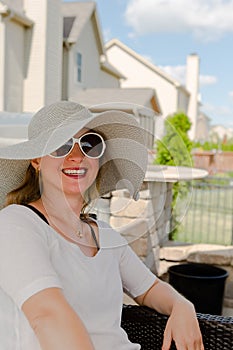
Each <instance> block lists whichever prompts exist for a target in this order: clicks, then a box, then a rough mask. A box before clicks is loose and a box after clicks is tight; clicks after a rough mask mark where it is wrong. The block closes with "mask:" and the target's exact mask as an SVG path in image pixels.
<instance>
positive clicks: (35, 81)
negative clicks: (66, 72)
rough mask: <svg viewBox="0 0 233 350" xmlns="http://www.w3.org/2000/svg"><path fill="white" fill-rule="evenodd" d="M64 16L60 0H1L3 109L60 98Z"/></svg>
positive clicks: (0, 92) (37, 105) (32, 107)
mask: <svg viewBox="0 0 233 350" xmlns="http://www.w3.org/2000/svg"><path fill="white" fill-rule="evenodd" d="M61 20H62V18H61V13H60V0H49V1H48V0H40V1H35V0H30V1H23V0H14V1H11V0H4V1H1V0H0V110H5V111H11V112H21V111H35V110H37V109H38V108H40V107H41V106H43V105H45V104H48V103H51V102H53V101H55V100H58V99H60V98H61V78H62V74H61V66H62V21H61Z"/></svg>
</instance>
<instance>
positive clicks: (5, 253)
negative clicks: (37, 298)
mask: <svg viewBox="0 0 233 350" xmlns="http://www.w3.org/2000/svg"><path fill="white" fill-rule="evenodd" d="M19 207H20V206H17V205H12V206H10V207H7V208H5V209H3V210H1V212H0V225H1V232H0V286H1V288H2V289H3V290H4V292H5V293H7V294H8V295H9V296H10V297H11V298H12V299H13V300H14V302H15V303H16V304H17V305H18V306H19V307H21V306H22V304H23V303H24V302H25V301H26V300H27V299H28V298H29V297H31V296H32V295H33V294H35V293H37V292H39V291H41V290H43V289H46V288H50V287H58V288H62V285H61V282H60V280H59V278H58V276H57V274H56V272H55V270H54V268H53V266H52V264H51V261H50V254H49V242H48V240H47V239H46V234H45V232H46V230H47V229H48V228H49V226H48V225H47V224H46V223H44V222H43V221H42V220H41V219H40V218H39V217H37V216H36V215H35V214H33V213H32V212H31V211H30V210H29V209H28V208H25V207H22V208H19ZM46 225H47V226H48V228H47V227H46Z"/></svg>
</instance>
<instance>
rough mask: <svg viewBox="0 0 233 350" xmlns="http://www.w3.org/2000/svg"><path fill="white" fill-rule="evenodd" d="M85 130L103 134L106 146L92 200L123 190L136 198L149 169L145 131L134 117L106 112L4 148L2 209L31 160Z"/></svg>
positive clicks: (0, 156) (0, 177) (0, 153)
mask: <svg viewBox="0 0 233 350" xmlns="http://www.w3.org/2000/svg"><path fill="white" fill-rule="evenodd" d="M83 128H88V129H92V130H95V131H96V132H99V133H101V134H102V135H103V136H104V138H105V141H106V145H107V148H106V152H105V154H104V156H103V159H101V167H100V170H99V174H98V179H97V181H96V183H95V191H92V193H93V194H92V199H94V198H97V197H98V196H102V195H104V194H106V193H109V192H111V191H113V190H115V189H122V188H126V189H128V190H129V192H130V194H131V195H132V197H134V198H135V199H136V197H137V193H138V191H139V190H140V187H141V184H142V181H143V179H144V176H145V172H146V168H147V160H148V152H147V148H146V146H145V134H146V132H145V130H144V129H142V128H141V127H140V126H139V124H138V122H137V121H136V120H135V118H134V117H133V116H132V115H129V114H127V113H125V112H122V111H106V112H102V113H99V114H96V115H94V116H92V117H88V118H86V119H85V120H77V121H72V122H70V123H68V124H67V125H61V126H60V127H58V128H56V129H55V130H53V131H51V130H45V131H43V132H42V133H41V134H40V135H39V136H38V137H37V138H34V139H31V140H28V141H25V142H21V143H18V144H14V145H11V146H8V147H5V148H1V149H0V188H1V191H0V207H3V205H4V202H5V197H6V194H7V193H9V192H10V191H12V190H13V189H15V188H17V187H18V186H19V185H20V184H21V183H22V181H23V179H24V176H25V173H26V170H27V168H28V166H29V164H30V160H31V159H33V158H38V157H43V156H45V155H48V154H50V153H51V152H53V151H54V150H56V149H57V148H58V147H60V146H61V145H62V144H64V142H66V141H67V140H68V139H69V138H71V137H72V136H74V135H75V134H76V133H77V132H79V131H80V130H81V129H83Z"/></svg>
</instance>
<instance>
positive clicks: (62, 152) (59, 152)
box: [51, 139, 73, 157]
mask: <svg viewBox="0 0 233 350" xmlns="http://www.w3.org/2000/svg"><path fill="white" fill-rule="evenodd" d="M72 147H73V140H72V139H70V140H68V141H67V142H66V143H65V144H64V145H62V146H61V147H59V148H58V149H56V151H54V152H52V153H51V155H52V156H53V157H65V156H66V155H67V154H68V153H69V152H70V150H71V149H72Z"/></svg>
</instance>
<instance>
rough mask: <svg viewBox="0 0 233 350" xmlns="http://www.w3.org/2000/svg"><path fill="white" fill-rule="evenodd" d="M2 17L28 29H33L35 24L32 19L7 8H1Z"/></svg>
mask: <svg viewBox="0 0 233 350" xmlns="http://www.w3.org/2000/svg"><path fill="white" fill-rule="evenodd" d="M0 15H1V16H2V17H3V18H5V19H9V20H12V21H15V22H18V23H19V24H21V25H23V26H24V27H27V28H30V27H32V26H33V24H34V21H32V20H31V19H30V18H28V17H27V16H25V15H24V14H22V13H20V12H18V11H14V10H12V9H10V8H9V7H7V6H0Z"/></svg>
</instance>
